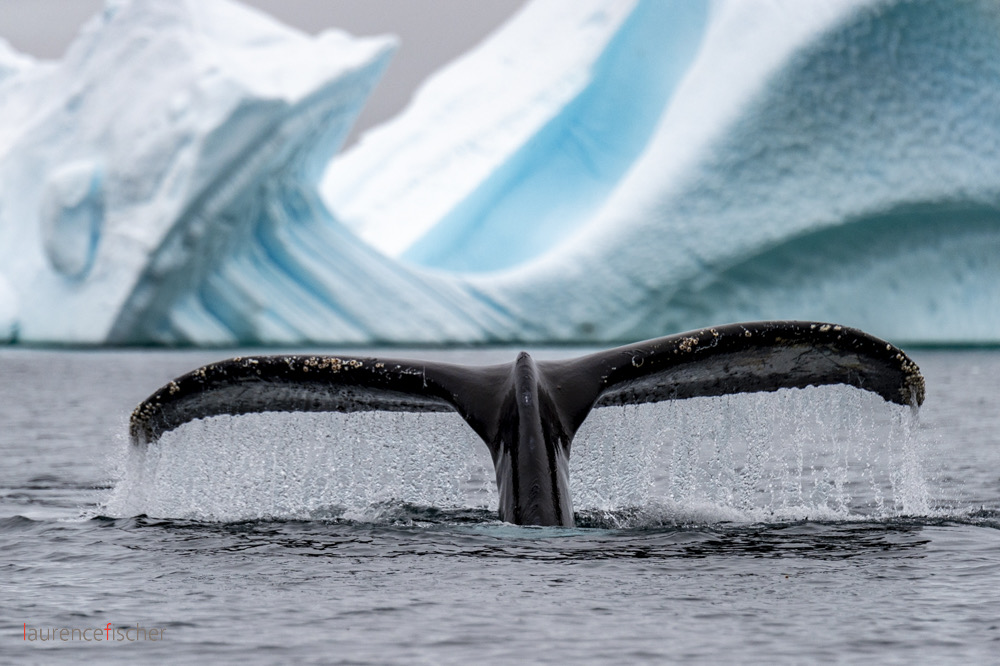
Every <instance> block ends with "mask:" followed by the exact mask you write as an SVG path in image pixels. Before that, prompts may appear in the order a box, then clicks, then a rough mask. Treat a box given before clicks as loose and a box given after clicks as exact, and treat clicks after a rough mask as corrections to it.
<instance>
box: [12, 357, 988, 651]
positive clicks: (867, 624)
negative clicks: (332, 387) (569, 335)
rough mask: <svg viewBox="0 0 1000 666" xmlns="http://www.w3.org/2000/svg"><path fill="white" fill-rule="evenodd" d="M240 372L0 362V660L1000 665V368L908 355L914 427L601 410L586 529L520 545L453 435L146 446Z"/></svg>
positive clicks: (794, 399) (105, 362)
mask: <svg viewBox="0 0 1000 666" xmlns="http://www.w3.org/2000/svg"><path fill="white" fill-rule="evenodd" d="M234 353H235V352H234ZM575 353H578V352H577V351H566V350H559V351H548V352H546V351H544V350H542V351H539V352H538V353H537V354H536V356H537V357H538V358H553V357H558V356H564V355H568V354H575ZM372 354H373V352H371V351H365V352H362V355H366V356H367V355H372ZM229 355H233V354H230V353H227V352H219V351H209V352H206V351H197V352H193V351H185V352H161V351H153V352H150V351H90V352H88V351H45V350H32V349H21V348H6V349H0V456H2V461H3V462H2V465H0V662H2V663H12V664H13V663H17V664H21V663H76V662H79V661H93V662H98V663H153V662H163V663H209V662H211V663H240V664H269V663H324V664H325V663H345V664H386V663H398V664H415V663H418V664H419V663H426V664H466V663H515V662H516V663H521V662H523V663H552V664H556V663H558V664H562V663H672V662H673V663H788V664H801V663H812V662H838V663H879V664H893V663H898V664H913V663H925V664H942V663H954V664H959V663H961V664H968V663H979V664H983V663H1000V351H990V350H984V351H973V350H964V351H942V350H916V351H914V352H912V354H911V355H912V357H913V358H914V360H915V361H917V363H918V364H919V365H920V366H921V368H922V370H923V372H924V375H925V377H926V379H927V387H928V391H927V400H926V403H925V405H924V407H923V408H922V409H921V410H920V412H919V414H914V413H913V412H912V411H911V410H910V409H908V408H901V407H894V406H890V405H887V404H886V403H884V402H882V401H881V400H880V399H878V398H875V397H873V396H870V395H869V394H866V393H863V392H861V391H857V390H854V389H849V388H842V387H837V388H829V387H828V388H823V389H806V390H804V391H781V392H778V393H776V394H767V395H753V396H733V397H724V398H712V399H698V400H690V401H685V402H681V403H676V404H671V403H666V404H661V405H657V406H644V407H630V408H607V409H604V410H598V411H597V412H595V413H594V414H593V415H592V416H591V418H589V419H588V422H587V423H585V425H584V428H583V429H581V432H580V434H579V435H578V439H577V441H576V442H574V448H573V454H572V455H573V457H572V460H573V465H572V467H571V475H572V481H573V483H572V492H573V495H574V502H575V506H576V509H577V522H578V526H577V527H576V528H572V529H570V528H534V527H516V526H512V525H509V524H503V523H500V522H498V520H497V519H496V514H495V511H494V510H495V504H494V503H495V499H496V490H495V488H494V487H493V481H492V478H491V475H492V470H491V469H490V468H489V458H488V454H487V453H486V449H485V446H484V445H482V444H481V443H478V442H477V441H476V440H475V437H474V435H472V434H471V431H468V429H467V428H466V427H465V426H464V425H463V424H462V423H461V422H460V421H457V417H452V416H451V415H438V414H433V415H420V416H417V415H398V414H360V415H347V416H345V415H301V414H299V415H262V416H252V417H240V418H231V417H222V418H216V419H209V420H207V421H203V422H199V423H195V424H191V425H190V426H185V427H182V428H180V429H178V430H176V431H174V432H172V433H169V434H168V435H166V436H164V438H163V439H162V440H161V441H160V442H159V443H158V444H156V445H154V446H152V447H150V448H149V449H148V450H145V451H142V450H138V449H135V448H133V447H131V446H130V445H129V444H128V443H127V441H126V426H127V419H128V415H129V413H130V411H131V409H132V408H133V407H134V406H135V404H137V403H138V402H139V401H140V400H142V399H143V398H145V397H146V396H147V395H149V394H150V393H152V392H153V391H154V390H155V389H157V388H158V387H160V386H161V385H163V384H164V383H166V382H167V381H169V380H170V379H171V378H173V377H175V376H177V375H179V374H182V373H184V372H187V371H189V370H191V369H194V368H195V367H197V366H199V365H201V364H203V363H207V362H210V361H214V360H219V359H220V358H224V357H226V356H229ZM377 355H392V356H403V357H411V358H412V357H426V358H435V359H448V360H452V361H456V362H472V363H480V362H481V363H487V362H497V361H504V360H512V359H513V358H514V352H513V351H512V350H490V351H457V352H440V351H438V352H434V351H411V352H399V351H392V352H385V353H384V354H382V353H381V352H379V353H378V354H377ZM62 629H66V630H67V631H66V632H61V630H62ZM73 629H77V630H78V631H77V632H76V633H75V634H74V633H73V631H72V630H73ZM98 629H99V630H98ZM95 634H100V635H101V637H102V638H103V639H104V640H100V641H97V640H95V638H96V636H95ZM42 638H46V639H47V640H42Z"/></svg>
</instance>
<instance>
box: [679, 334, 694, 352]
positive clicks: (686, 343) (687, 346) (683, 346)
mask: <svg viewBox="0 0 1000 666" xmlns="http://www.w3.org/2000/svg"><path fill="white" fill-rule="evenodd" d="M698 342H699V340H698V338H696V337H693V336H688V337H686V338H684V339H683V340H681V343H680V345H679V347H680V350H681V351H682V352H684V353H685V354H689V353H691V352H692V351H694V348H695V347H697V346H698Z"/></svg>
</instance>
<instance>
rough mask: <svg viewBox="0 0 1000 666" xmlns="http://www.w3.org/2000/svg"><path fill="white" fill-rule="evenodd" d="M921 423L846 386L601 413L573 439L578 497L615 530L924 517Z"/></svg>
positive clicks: (572, 470)
mask: <svg viewBox="0 0 1000 666" xmlns="http://www.w3.org/2000/svg"><path fill="white" fill-rule="evenodd" d="M916 426H917V420H916V412H915V411H914V410H911V409H909V408H905V407H897V406H889V405H886V403H885V402H884V401H882V400H881V399H880V398H878V397H877V396H874V395H872V394H870V393H866V392H863V391H857V390H854V389H850V388H846V387H841V386H830V387H821V388H809V389H804V390H798V389H792V390H782V391H778V392H777V393H773V394H772V393H768V394H760V393H758V394H742V395H730V396H721V397H716V398H695V399H691V400H684V401H677V402H662V403H655V404H648V405H632V406H627V407H624V408H620V407H619V408H606V409H600V410H597V411H595V413H594V414H593V415H592V416H591V418H589V419H588V420H587V422H585V424H584V426H583V428H581V430H580V432H579V433H578V435H577V439H576V441H575V442H574V449H573V455H572V457H571V465H570V478H571V479H573V480H574V500H575V502H576V507H577V509H578V510H580V511H584V512H588V513H590V514H607V515H608V516H611V520H612V522H613V523H615V524H618V525H620V526H630V525H643V524H662V523H664V522H666V523H672V524H678V523H714V522H785V521H793V520H849V519H886V518H891V517H897V516H904V515H926V514H927V513H928V511H929V510H930V508H929V507H930V501H929V491H928V487H927V482H926V478H925V474H924V471H923V458H924V449H925V446H924V445H923V443H922V442H921V441H920V440H919V438H918V437H917V436H916Z"/></svg>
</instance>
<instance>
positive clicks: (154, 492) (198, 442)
mask: <svg viewBox="0 0 1000 666" xmlns="http://www.w3.org/2000/svg"><path fill="white" fill-rule="evenodd" d="M915 428H916V417H915V413H914V412H912V411H911V410H910V409H908V408H897V407H890V406H887V405H886V403H884V402H883V401H882V400H881V399H880V398H878V397H877V396H874V395H871V394H869V393H866V392H863V391H858V390H854V389H850V388H846V387H823V388H810V389H805V390H783V391H779V392H777V393H767V394H744V395H734V396H723V397H717V398H697V399H692V400H684V401H678V402H663V403H656V404H649V405H629V406H626V407H609V408H602V409H597V410H595V411H594V412H593V413H592V414H591V415H590V416H589V417H588V419H587V421H586V422H585V423H584V425H583V427H582V428H581V429H580V431H579V433H578V434H577V438H576V440H575V441H574V444H573V450H572V456H571V459H570V479H571V492H572V495H573V501H574V505H575V506H576V509H577V511H578V514H579V515H580V516H581V517H582V518H583V522H585V523H587V524H591V523H593V524H600V525H604V526H612V527H636V526H652V525H663V524H671V525H676V524H692V523H694V524H711V523H719V522H732V523H754V522H787V521H796V520H871V519H875V520H881V519H886V518H892V517H898V516H912V515H926V514H927V513H928V511H929V510H930V508H929V505H930V502H929V494H928V488H927V482H926V478H925V474H924V470H923V458H924V449H925V447H924V445H923V444H922V443H921V440H920V439H919V438H918V437H916V434H915ZM125 448H126V450H125V451H124V453H123V456H122V459H121V465H120V467H121V469H120V472H119V480H118V482H117V484H116V485H115V488H114V490H113V492H112V494H111V496H110V497H109V499H108V501H107V504H106V506H105V507H104V509H105V511H106V513H107V514H108V515H112V516H134V515H140V514H146V515H148V516H153V517H164V518H182V519H191V520H204V521H221V522H230V521H241V520H262V519H264V520H266V519H292V520H351V521H357V522H372V523H378V524H384V523H395V522H399V520H400V516H404V518H405V517H406V516H410V517H411V518H412V517H413V516H421V515H424V516H426V515H427V514H426V511H423V510H422V509H421V507H425V508H426V507H430V508H433V509H434V510H441V511H444V512H445V514H446V515H448V512H453V514H454V515H460V516H468V515H469V514H468V510H470V509H473V510H480V511H481V510H484V509H486V510H489V511H493V510H495V507H496V504H497V493H496V485H495V480H494V472H493V466H492V463H491V461H490V456H489V453H488V451H487V449H486V446H485V445H484V444H483V443H482V442H481V441H479V439H478V438H477V437H476V435H475V434H474V433H473V432H472V430H471V429H470V428H469V427H468V426H467V425H466V424H465V423H464V422H463V421H462V420H461V418H460V417H459V416H458V415H457V414H439V413H426V414H416V413H414V414H410V413H391V412H359V413H353V414H303V413H294V414H279V413H269V414H254V415H246V416H240V417H231V416H222V417H213V418H210V419H204V420H201V421H195V422H193V423H190V424H187V425H185V426H182V427H181V428H178V429H177V430H174V431H171V432H169V433H166V434H165V435H164V436H163V437H162V438H161V439H160V441H159V442H158V443H156V444H155V445H151V446H149V447H146V448H140V447H132V446H127V445H126V446H125ZM475 515H480V516H481V515H485V514H482V513H479V514H475ZM488 515H492V514H488ZM414 520H415V519H414Z"/></svg>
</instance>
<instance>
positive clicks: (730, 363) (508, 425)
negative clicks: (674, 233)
mask: <svg viewBox="0 0 1000 666" xmlns="http://www.w3.org/2000/svg"><path fill="white" fill-rule="evenodd" d="M823 384H848V385H851V386H855V387H857V388H860V389H864V390H867V391H871V392H873V393H877V394H878V395H880V396H882V398H884V399H885V400H887V401H889V402H894V403H898V404H901V405H913V406H917V405H920V404H921V403H922V402H923V399H924V379H923V377H922V376H921V374H920V370H919V369H918V368H917V366H916V364H915V363H913V361H911V360H910V359H909V358H908V357H907V356H906V354H904V353H903V352H902V351H901V350H899V349H897V348H896V347H894V346H893V345H891V344H889V343H887V342H885V341H883V340H879V339H877V338H874V337H872V336H870V335H868V334H867V333H864V332H863V331H859V330H857V329H852V328H847V327H843V326H837V325H834V324H822V323H810V322H794V321H771V322H756V323H743V324H728V325H726V326H717V327H714V328H705V329H701V330H698V331H692V332H689V333H682V334H679V335H672V336H668V337H665V338H657V339H654V340H647V341H645V342H639V343H636V344H632V345H626V346H624V347H617V348H615V349H610V350H607V351H601V352H597V353H594V354H589V355H587V356H581V357H579V358H573V359H567V360H561V361H538V362H536V361H535V360H534V359H532V358H531V356H529V355H528V354H527V353H525V352H522V353H521V354H520V355H519V356H518V357H517V359H516V360H515V361H514V362H513V363H512V364H505V365H493V366H484V367H469V366H460V365H453V364H449V363H432V362H424V361H403V360H391V359H376V358H348V357H342V356H304V355H303V356H252V357H242V358H233V359H229V360H227V361H222V362H220V363H213V364H211V365H206V366H204V367H202V368H199V369H197V370H195V371H194V372H191V373H189V374H187V375H184V376H183V377H179V378H178V379H176V380H174V381H172V382H170V383H169V384H167V385H166V386H164V387H163V388H161V389H160V390H158V391H157V392H156V393H154V394H153V395H152V396H150V397H149V398H148V399H147V400H145V401H144V402H143V403H142V404H140V405H139V406H138V407H136V409H135V411H134V412H133V413H132V419H131V423H130V435H131V438H132V442H133V444H135V445H137V446H146V445H149V444H151V443H152V442H154V441H155V440H156V439H157V438H158V437H159V436H160V435H161V434H163V433H164V432H167V431H169V430H172V429H174V428H176V427H178V426H180V425H182V424H183V423H186V422H188V421H192V420H194V419H199V418H205V417H209V416H215V415H221V414H234V415H235V414H246V413H251V412H278V411H303V412H308V411H338V412H355V411H370V410H387V411H406V412H425V411H427V412H434V411H438V412H440V411H456V412H458V413H459V414H460V415H461V416H462V418H464V419H465V421H466V422H467V423H468V424H469V425H470V426H471V427H472V429H473V430H475V431H476V433H477V434H478V435H479V436H480V437H481V438H482V440H483V441H484V442H485V443H486V445H487V447H489V450H490V454H491V455H492V457H493V464H494V467H495V468H496V479H497V487H498V489H499V492H500V506H499V513H500V518H501V519H503V520H505V521H508V522H512V523H517V524H522V525H572V524H573V505H572V501H571V499H570V495H569V455H570V446H571V444H572V441H573V436H574V435H575V434H576V431H577V429H578V428H579V427H580V425H581V424H582V423H583V421H584V419H585V418H586V417H587V414H589V413H590V410H591V409H593V408H594V407H603V406H608V405H626V404H638V403H646V402H658V401H661V400H677V399H683V398H692V397H696V396H717V395H725V394H730V393H750V392H759V391H776V390H778V389H782V388H804V387H806V386H819V385H823Z"/></svg>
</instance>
